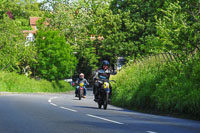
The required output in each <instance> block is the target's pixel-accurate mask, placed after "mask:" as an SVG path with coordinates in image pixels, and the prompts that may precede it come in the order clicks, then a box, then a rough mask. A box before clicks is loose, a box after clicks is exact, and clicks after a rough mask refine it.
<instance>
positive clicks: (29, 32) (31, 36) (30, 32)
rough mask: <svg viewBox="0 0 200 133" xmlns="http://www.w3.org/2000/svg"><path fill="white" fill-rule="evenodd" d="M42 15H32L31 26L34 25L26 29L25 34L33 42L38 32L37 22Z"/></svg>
mask: <svg viewBox="0 0 200 133" xmlns="http://www.w3.org/2000/svg"><path fill="white" fill-rule="evenodd" d="M39 19H40V17H30V26H31V27H32V30H24V31H23V33H24V36H25V37H26V41H27V42H33V41H34V39H35V38H34V34H36V31H37V26H36V22H37V20H39Z"/></svg>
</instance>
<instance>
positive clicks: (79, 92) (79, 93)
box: [78, 89, 81, 100]
mask: <svg viewBox="0 0 200 133" xmlns="http://www.w3.org/2000/svg"><path fill="white" fill-rule="evenodd" d="M78 98H79V100H81V90H80V89H79V90H78Z"/></svg>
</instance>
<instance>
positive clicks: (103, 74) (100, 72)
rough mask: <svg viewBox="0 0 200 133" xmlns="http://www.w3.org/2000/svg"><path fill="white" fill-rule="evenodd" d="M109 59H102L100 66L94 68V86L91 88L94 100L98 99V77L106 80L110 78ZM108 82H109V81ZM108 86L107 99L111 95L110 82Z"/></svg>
mask: <svg viewBox="0 0 200 133" xmlns="http://www.w3.org/2000/svg"><path fill="white" fill-rule="evenodd" d="M109 64H110V63H109V61H107V60H104V61H103V62H102V66H101V68H99V69H97V70H96V73H95V76H94V77H93V79H94V88H93V94H94V97H95V99H94V101H98V93H99V88H100V83H99V82H98V80H99V79H103V80H108V81H109V78H110V74H111V70H110V69H109ZM109 84H110V83H109ZM109 87H110V93H109V100H110V98H111V95H112V87H111V84H110V85H109Z"/></svg>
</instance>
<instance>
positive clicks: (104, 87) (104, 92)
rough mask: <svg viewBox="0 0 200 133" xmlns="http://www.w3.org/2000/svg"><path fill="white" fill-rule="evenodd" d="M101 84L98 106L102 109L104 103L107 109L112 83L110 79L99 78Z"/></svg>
mask: <svg viewBox="0 0 200 133" xmlns="http://www.w3.org/2000/svg"><path fill="white" fill-rule="evenodd" d="M98 82H99V83H100V84H101V86H100V88H99V95H98V101H97V104H98V108H99V109H101V108H102V105H103V108H104V109H107V106H108V103H109V101H108V100H109V93H110V85H109V81H108V80H99V81H98Z"/></svg>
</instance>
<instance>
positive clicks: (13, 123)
mask: <svg viewBox="0 0 200 133" xmlns="http://www.w3.org/2000/svg"><path fill="white" fill-rule="evenodd" d="M0 133H200V122H199V121H193V120H186V119H177V118H173V117H164V116H158V115H149V114H144V113H138V112H134V111H130V110H127V109H123V108H118V107H115V106H111V105H108V108H107V110H104V109H98V106H97V104H96V103H95V102H94V101H93V95H92V92H91V91H88V95H87V97H86V98H85V99H82V100H78V98H76V97H74V93H73V92H72V93H67V94H10V93H8V94H2V93H0Z"/></svg>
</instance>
